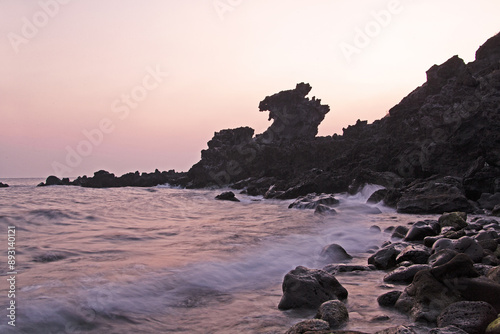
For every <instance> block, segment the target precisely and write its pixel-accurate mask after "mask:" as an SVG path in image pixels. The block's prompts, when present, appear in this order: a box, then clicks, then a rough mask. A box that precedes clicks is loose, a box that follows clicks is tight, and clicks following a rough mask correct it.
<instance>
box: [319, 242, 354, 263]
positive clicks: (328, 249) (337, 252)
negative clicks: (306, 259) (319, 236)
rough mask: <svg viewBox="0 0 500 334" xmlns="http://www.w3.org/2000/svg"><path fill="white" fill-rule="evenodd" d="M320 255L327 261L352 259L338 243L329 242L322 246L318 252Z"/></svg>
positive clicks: (334, 261)
mask: <svg viewBox="0 0 500 334" xmlns="http://www.w3.org/2000/svg"><path fill="white" fill-rule="evenodd" d="M320 255H321V257H322V258H323V259H325V260H326V261H329V262H333V263H336V262H345V261H350V260H352V256H351V255H349V254H348V253H347V252H346V250H345V249H344V248H342V246H340V245H338V244H331V245H328V246H325V247H323V249H322V250H321V253H320Z"/></svg>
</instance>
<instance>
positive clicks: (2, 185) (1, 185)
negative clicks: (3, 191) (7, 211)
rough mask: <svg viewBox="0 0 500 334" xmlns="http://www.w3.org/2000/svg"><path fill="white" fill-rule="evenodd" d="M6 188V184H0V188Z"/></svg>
mask: <svg viewBox="0 0 500 334" xmlns="http://www.w3.org/2000/svg"><path fill="white" fill-rule="evenodd" d="M8 186H9V185H8V184H6V183H2V182H0V188H7V187H8Z"/></svg>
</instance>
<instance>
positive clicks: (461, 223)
mask: <svg viewBox="0 0 500 334" xmlns="http://www.w3.org/2000/svg"><path fill="white" fill-rule="evenodd" d="M438 222H439V225H441V227H446V226H451V227H452V228H454V229H455V230H460V229H462V228H464V227H466V226H467V213H465V212H450V213H444V214H443V215H442V216H441V217H439V220H438Z"/></svg>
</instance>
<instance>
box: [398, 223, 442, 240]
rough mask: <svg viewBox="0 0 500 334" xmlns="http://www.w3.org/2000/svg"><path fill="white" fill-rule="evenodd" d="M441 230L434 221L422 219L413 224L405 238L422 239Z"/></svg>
mask: <svg viewBox="0 0 500 334" xmlns="http://www.w3.org/2000/svg"><path fill="white" fill-rule="evenodd" d="M439 232H441V228H440V227H439V225H437V224H435V223H434V222H431V221H420V222H417V223H415V224H413V226H412V227H411V228H410V230H409V231H408V233H406V236H405V238H404V239H405V241H421V240H424V238H425V237H429V236H435V235H437V234H438V233H439Z"/></svg>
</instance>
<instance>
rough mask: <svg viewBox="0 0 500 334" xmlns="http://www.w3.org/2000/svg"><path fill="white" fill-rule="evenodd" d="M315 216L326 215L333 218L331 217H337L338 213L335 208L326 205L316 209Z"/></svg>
mask: <svg viewBox="0 0 500 334" xmlns="http://www.w3.org/2000/svg"><path fill="white" fill-rule="evenodd" d="M314 214H315V215H326V216H331V215H336V214H337V211H336V210H335V209H333V208H330V207H329V206H326V205H324V204H320V205H318V206H317V207H316V209H314Z"/></svg>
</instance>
